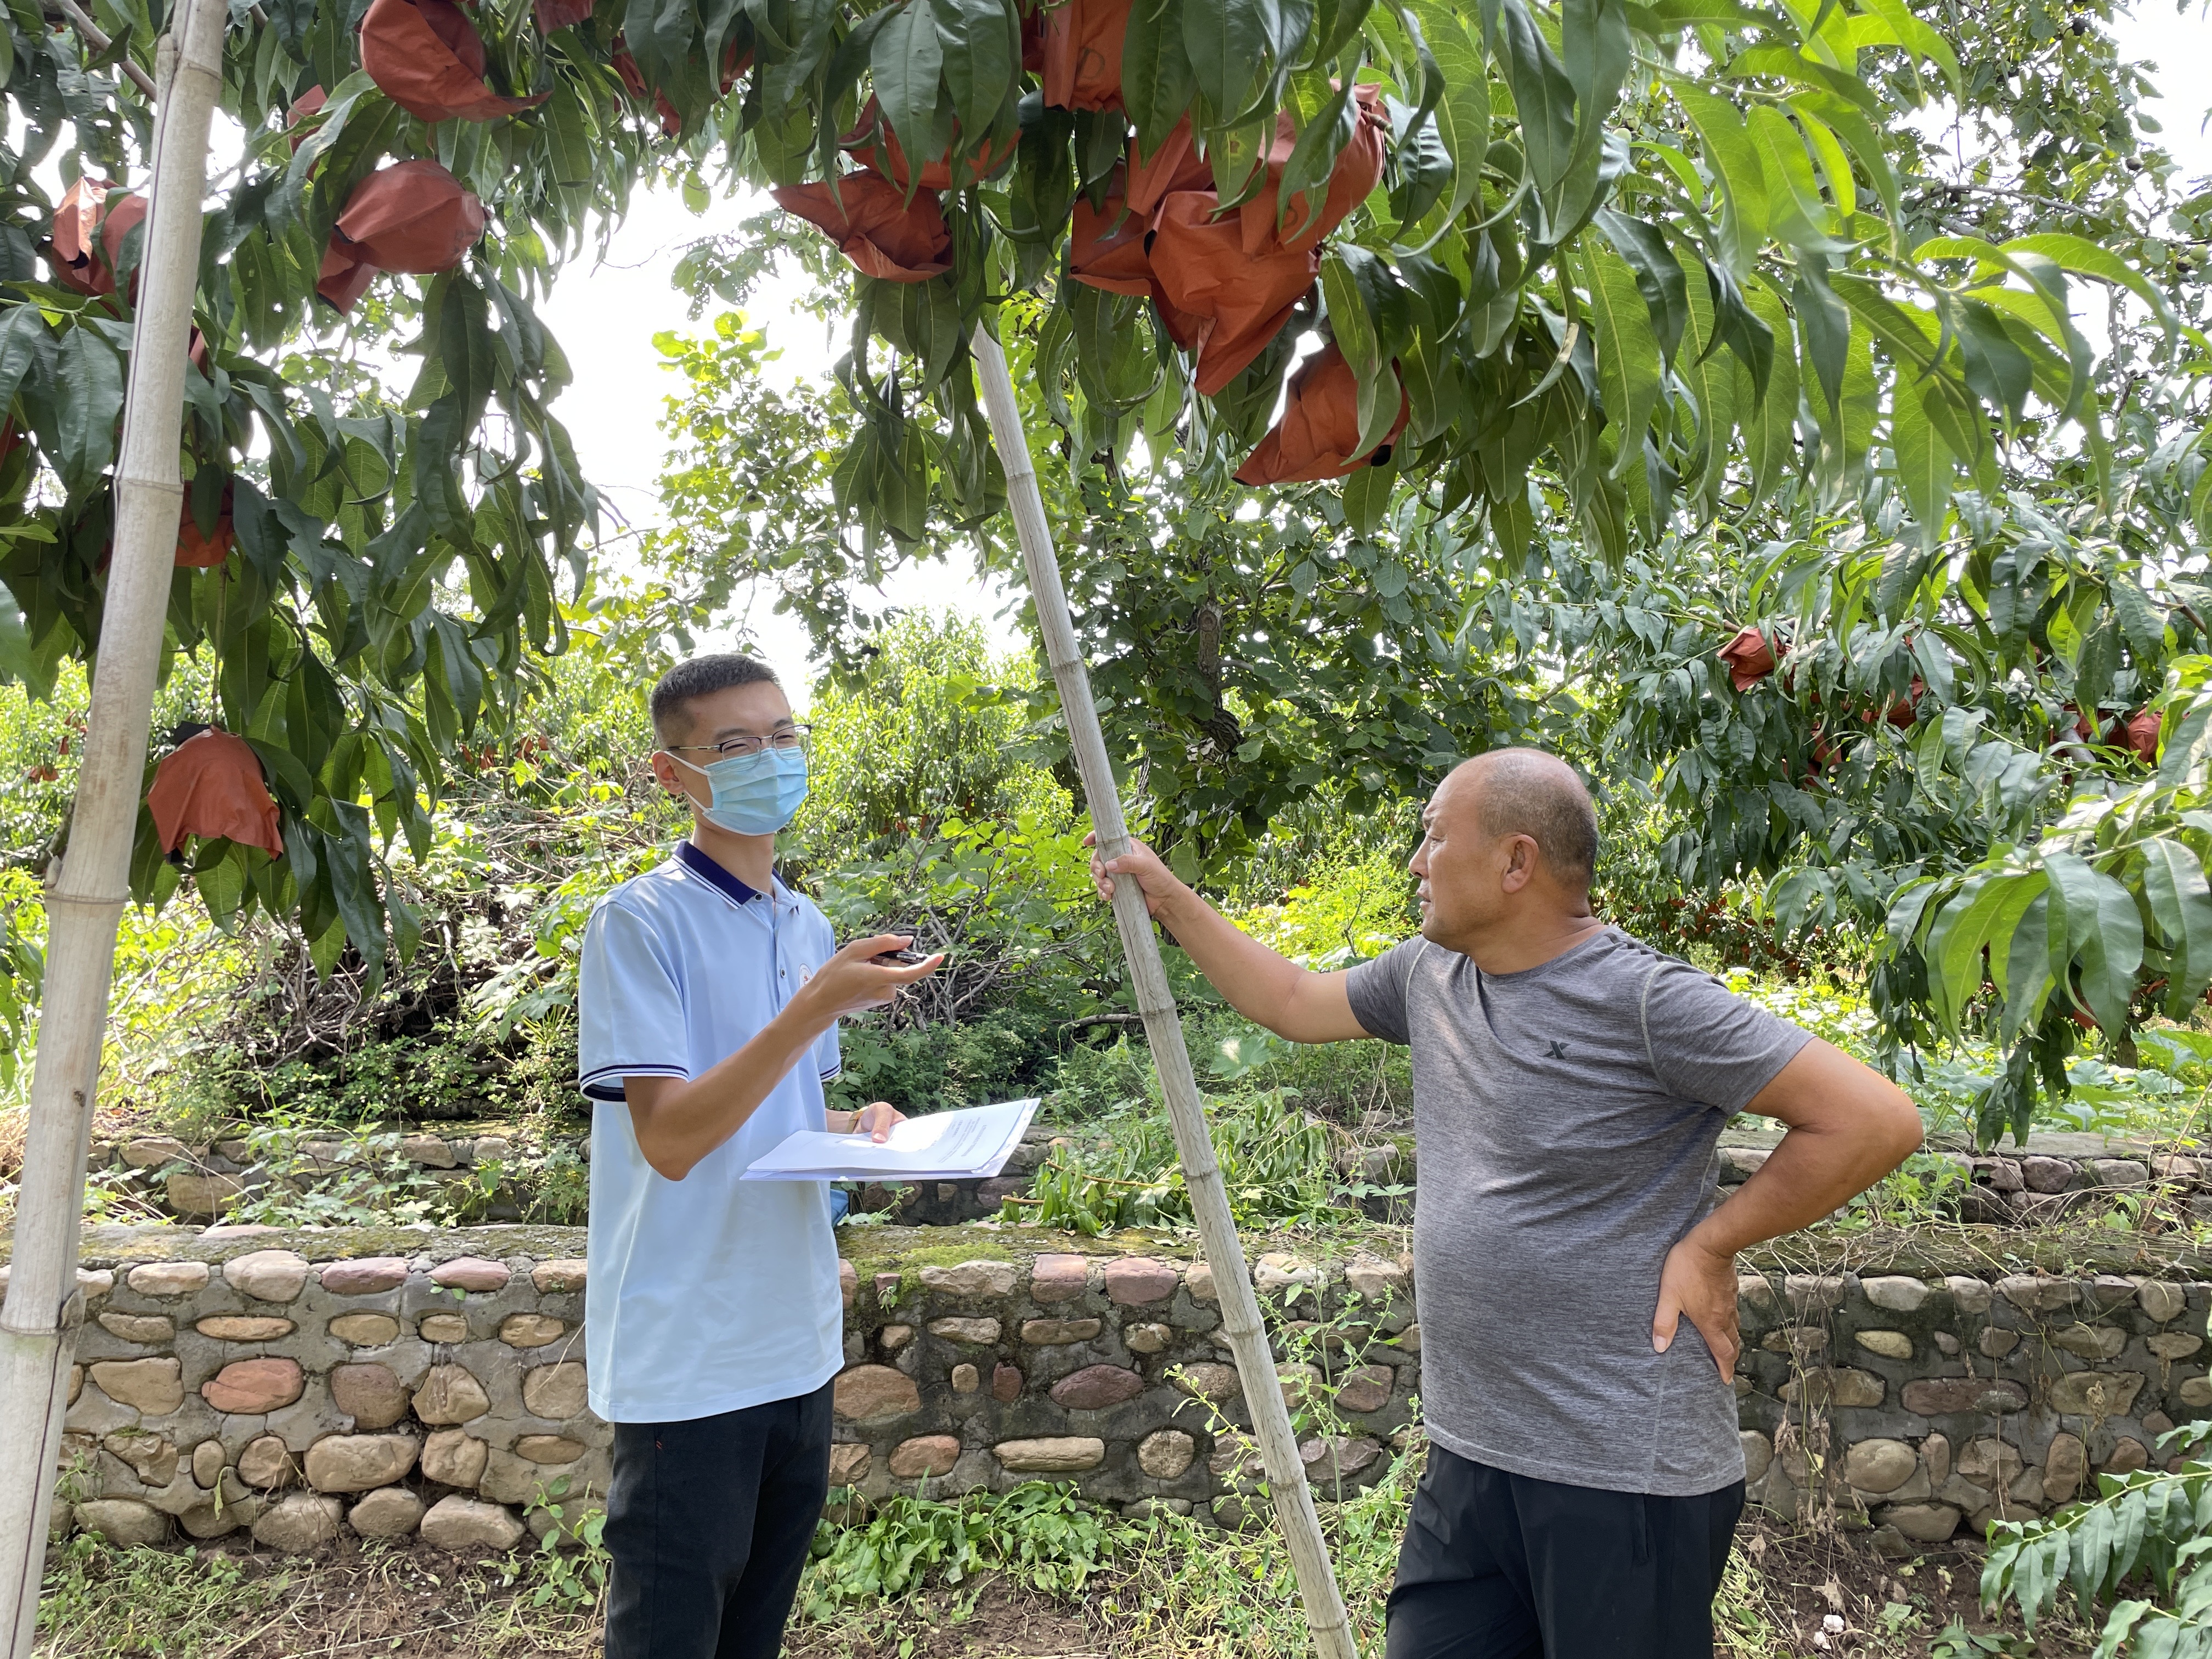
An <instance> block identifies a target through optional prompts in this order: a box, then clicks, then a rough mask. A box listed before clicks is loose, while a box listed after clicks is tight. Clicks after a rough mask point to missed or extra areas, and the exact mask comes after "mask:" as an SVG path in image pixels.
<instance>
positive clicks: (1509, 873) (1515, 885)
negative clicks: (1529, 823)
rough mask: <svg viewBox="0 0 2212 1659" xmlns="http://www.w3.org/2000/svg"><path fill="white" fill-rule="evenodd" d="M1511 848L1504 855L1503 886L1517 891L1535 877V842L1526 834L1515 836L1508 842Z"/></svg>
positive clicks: (1514, 891) (1513, 891)
mask: <svg viewBox="0 0 2212 1659" xmlns="http://www.w3.org/2000/svg"><path fill="white" fill-rule="evenodd" d="M1510 845H1511V847H1512V850H1511V851H1510V852H1509V853H1508V854H1506V855H1505V879H1504V888H1505V890H1506V891H1507V892H1509V893H1517V892H1519V891H1520V890H1522V888H1523V887H1526V886H1527V885H1528V884H1529V883H1530V882H1532V881H1534V879H1535V878H1536V843H1535V842H1533V841H1531V840H1530V839H1529V838H1528V836H1514V837H1513V840H1512V842H1511V843H1510Z"/></svg>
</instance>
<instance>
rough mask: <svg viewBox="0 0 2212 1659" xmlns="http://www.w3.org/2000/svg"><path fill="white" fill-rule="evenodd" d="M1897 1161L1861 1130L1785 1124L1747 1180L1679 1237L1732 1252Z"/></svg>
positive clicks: (1814, 1215)
mask: <svg viewBox="0 0 2212 1659" xmlns="http://www.w3.org/2000/svg"><path fill="white" fill-rule="evenodd" d="M1897 1162H1898V1154H1897V1153H1896V1152H1894V1150H1893V1147H1892V1146H1890V1144H1889V1143H1888V1142H1887V1141H1885V1140H1882V1139H1877V1138H1875V1137H1872V1136H1869V1135H1867V1134H1863V1133H1853V1132H1849V1131H1838V1130H1834V1129H1823V1128H1815V1127H1809V1126H1807V1127H1798V1128H1795V1129H1792V1130H1790V1133H1787V1134H1785V1135H1784V1136H1783V1137H1782V1144H1781V1145H1780V1146H1777V1147H1776V1148H1775V1149H1774V1151H1773V1152H1772V1154H1771V1156H1769V1158H1767V1160H1766V1162H1765V1163H1764V1164H1760V1165H1759V1168H1758V1169H1757V1170H1753V1172H1752V1175H1751V1177H1750V1179H1749V1180H1747V1181H1746V1182H1744V1183H1743V1185H1742V1186H1741V1187H1739V1188H1736V1189H1735V1193H1734V1194H1732V1195H1730V1197H1729V1199H1728V1200H1727V1201H1726V1202H1725V1203H1723V1204H1722V1205H1721V1206H1719V1207H1718V1208H1717V1209H1715V1210H1714V1211H1713V1212H1712V1213H1711V1215H1709V1216H1707V1217H1706V1218H1705V1219H1704V1220H1703V1221H1701V1222H1699V1224H1698V1225H1696V1226H1695V1227H1693V1228H1692V1229H1691V1230H1690V1233H1689V1237H1688V1239H1687V1240H1686V1242H1687V1243H1694V1244H1697V1245H1699V1246H1701V1247H1703V1248H1704V1249H1708V1250H1711V1251H1712V1252H1713V1253H1714V1254H1715V1255H1735V1253H1736V1252H1737V1251H1739V1250H1747V1249H1750V1248H1751V1247H1752V1246H1753V1245H1754V1244H1763V1243H1765V1242H1766V1241H1767V1240H1768V1239H1770V1238H1779V1237H1781V1236H1782V1235H1783V1234H1784V1233H1791V1232H1795V1231H1797V1229H1799V1228H1800V1227H1805V1226H1810V1225H1812V1224H1813V1223H1814V1222H1815V1221H1818V1220H1820V1218H1822V1217H1824V1216H1827V1215H1830V1214H1832V1213H1833V1212H1835V1211H1836V1210H1837V1209H1838V1207H1839V1206H1842V1205H1844V1204H1847V1203H1849V1202H1850V1200H1852V1199H1853V1198H1856V1197H1857V1195H1858V1194H1861V1193H1863V1192H1864V1191H1865V1190H1866V1189H1867V1188H1869V1187H1871V1186H1873V1185H1874V1183H1875V1182H1877V1181H1879V1180H1881V1178H1882V1176H1885V1175H1887V1174H1888V1173H1889V1172H1890V1170H1893V1169H1894V1168H1896V1166H1897Z"/></svg>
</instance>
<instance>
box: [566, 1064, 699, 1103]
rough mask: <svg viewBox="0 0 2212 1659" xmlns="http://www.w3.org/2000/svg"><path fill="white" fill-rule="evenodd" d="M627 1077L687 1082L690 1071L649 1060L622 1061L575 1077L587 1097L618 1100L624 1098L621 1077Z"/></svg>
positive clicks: (577, 1084)
mask: <svg viewBox="0 0 2212 1659" xmlns="http://www.w3.org/2000/svg"><path fill="white" fill-rule="evenodd" d="M629 1077H672V1078H675V1079H678V1080H679V1081H683V1082H689V1081H690V1078H691V1073H690V1072H689V1071H687V1070H685V1069H684V1067H683V1066H667V1065H659V1064H656V1063H654V1062H653V1061H650V1060H641V1061H638V1062H635V1063H631V1062H629V1061H623V1062H621V1063H619V1064H617V1065H613V1066H598V1067H595V1068H594V1069H593V1070H592V1071H589V1072H586V1073H584V1074H583V1076H581V1077H580V1078H578V1079H576V1087H577V1088H579V1089H580V1090H581V1091H583V1092H584V1094H585V1096H586V1097H587V1098H589V1099H592V1100H601V1101H615V1102H619V1101H621V1100H622V1099H623V1098H624V1096H623V1079H624V1078H629Z"/></svg>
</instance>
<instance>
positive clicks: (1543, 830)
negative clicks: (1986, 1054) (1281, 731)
mask: <svg viewBox="0 0 2212 1659" xmlns="http://www.w3.org/2000/svg"><path fill="white" fill-rule="evenodd" d="M1422 825H1423V830H1424V834H1423V837H1422V841H1421V844H1420V847H1419V850H1418V851H1416V852H1415V853H1414V854H1413V862H1412V869H1413V874H1414V876H1415V877H1416V878H1418V879H1419V884H1420V885H1419V894H1420V907H1421V931H1420V934H1419V937H1418V938H1415V939H1408V940H1407V941H1406V942H1405V943H1404V944H1402V945H1398V946H1397V947H1396V948H1395V949H1394V950H1391V951H1388V952H1387V953H1385V954H1384V955H1383V956H1382V957H1378V958H1377V959H1376V960H1375V961H1373V962H1369V963H1361V964H1359V965H1358V967H1355V968H1353V969H1351V970H1350V971H1348V972H1345V973H1334V974H1319V973H1314V972H1311V971H1310V970H1308V969H1304V968H1302V967H1300V966H1299V965H1298V964H1297V963H1294V962H1291V961H1290V960H1289V959H1288V958H1286V957H1281V956H1279V955H1277V954H1276V953H1275V952H1274V951H1271V950H1269V949H1268V948H1267V946H1265V945H1261V944H1260V943H1259V942H1258V941H1257V940H1256V939H1250V938H1249V937H1247V936H1246V935H1245V934H1243V933H1240V932H1239V931H1238V930H1237V927H1235V925H1234V924H1232V923H1231V922H1230V921H1227V920H1226V919H1225V918H1224V917H1223V916H1222V915H1219V914H1218V912H1216V911H1215V910H1214V909H1212V908H1211V907H1210V906H1209V905H1207V904H1206V902H1205V900H1203V899H1201V898H1200V897H1199V896H1198V895H1197V894H1196V893H1194V892H1193V891H1192V890H1190V889H1189V888H1188V887H1187V886H1185V885H1184V884H1182V882H1180V881H1178V880H1177V879H1176V878H1175V876H1174V875H1173V874H1172V873H1171V872H1170V871H1169V869H1168V868H1167V866H1165V865H1164V863H1162V862H1161V861H1160V860H1159V859H1158V857H1157V856H1155V855H1154V854H1152V851H1151V850H1150V849H1149V848H1144V847H1141V846H1140V847H1139V848H1137V849H1135V850H1134V851H1133V852H1132V853H1130V854H1128V855H1127V857H1124V858H1121V859H1116V860H1113V861H1112V862H1111V863H1110V864H1094V865H1093V866H1092V872H1093V875H1094V877H1095V878H1096V879H1097V882H1098V884H1099V890H1100V891H1101V892H1102V894H1110V892H1111V885H1110V878H1111V877H1112V876H1114V875H1128V876H1133V877H1134V878H1136V880H1137V882H1138V883H1139V885H1140V886H1141V887H1142V888H1143V889H1144V892H1145V898H1146V903H1147V905H1148V906H1149V907H1150V908H1151V911H1152V915H1154V916H1155V917H1156V918H1158V920H1159V921H1161V922H1163V923H1164V924H1165V925H1166V926H1167V927H1169V928H1170V929H1171V930H1172V931H1173V933H1174V934H1175V936H1176V940H1177V941H1178V942H1179V943H1180V944H1181V945H1182V947H1183V948H1184V949H1185V950H1186V951H1188V952H1189V954H1190V957H1191V959H1192V960H1193V961H1194V962H1195V963H1197V964H1198V966H1199V968H1200V970H1202V971H1203V972H1204V973H1205V975H1206V977H1207V978H1208V979H1210V980H1212V981H1213V984H1214V986H1215V987H1217V988H1218V990H1219V991H1220V992H1221V994H1222V995H1223V996H1225V998H1227V999H1228V1000H1229V1001H1230V1003H1231V1005H1233V1006H1235V1007H1236V1008H1237V1011H1238V1012H1240V1013H1242V1014H1243V1015H1244V1016H1245V1017H1246V1018H1249V1019H1251V1020H1254V1021H1255V1022H1257V1023H1258V1024H1261V1025H1264V1026H1266V1027H1267V1029H1268V1030H1271V1031H1273V1032H1275V1033H1276V1034H1277V1035H1279V1036H1284V1037H1287V1038H1289V1039H1291V1041H1293V1042H1340V1041H1342V1040H1345V1039H1347V1038H1352V1037H1368V1036H1372V1037H1381V1038H1383V1039H1385V1040H1386V1041H1389V1042H1402V1043H1407V1044H1410V1045H1411V1047H1412V1049H1413V1117H1414V1133H1415V1138H1416V1141H1417V1145H1418V1149H1419V1166H1420V1172H1421V1189H1420V1202H1419V1206H1418V1208H1417V1211H1416V1216H1415V1221H1414V1227H1413V1272H1414V1279H1415V1287H1416V1291H1417V1294H1418V1297H1419V1304H1420V1310H1421V1345H1422V1376H1421V1395H1422V1408H1423V1413H1424V1415H1425V1419H1426V1424H1427V1429H1428V1434H1429V1438H1430V1441H1431V1449H1430V1454H1429V1462H1428V1468H1427V1469H1426V1472H1425V1474H1423V1476H1422V1478H1421V1482H1420V1486H1419V1489H1418V1491H1417V1492H1416V1493H1415V1495H1414V1499H1413V1514H1412V1517H1411V1519H1410V1521H1409V1522H1408V1524H1407V1530H1406V1538H1405V1542H1404V1546H1403V1547H1402V1549H1401V1553H1400V1555H1399V1560H1398V1577H1397V1584H1396V1587H1395V1589H1393V1591H1392V1592H1391V1595H1390V1606H1389V1639H1388V1656H1389V1659H1524V1656H1525V1659H1538V1656H1550V1659H1589V1656H1594V1655H1600V1654H1602V1655H1606V1656H1609V1659H1690V1656H1709V1655H1710V1654H1711V1651H1712V1642H1713V1637H1712V1598H1713V1595H1714V1592H1715V1591H1716V1590H1717V1589H1718V1588H1719V1584H1720V1577H1721V1571H1722V1569H1723V1566H1724V1565H1726V1563H1727V1559H1728V1552H1729V1543H1730V1541H1731V1540H1732V1538H1733V1537H1734V1534H1735V1522H1736V1519H1737V1516H1739V1515H1740V1514H1741V1510H1742V1507H1743V1454H1742V1451H1741V1443H1740V1442H1739V1440H1738V1438H1737V1433H1736V1430H1737V1421H1736V1407H1735V1391H1734V1389H1733V1387H1732V1385H1731V1375H1732V1373H1733V1372H1734V1370H1735V1359H1736V1354H1737V1352H1738V1350H1739V1348H1740V1347H1741V1341H1740V1340H1739V1336H1738V1333H1737V1328H1736V1302H1735V1254H1736V1252H1737V1251H1739V1250H1741V1249H1746V1248H1747V1247H1748V1246H1750V1245H1753V1244H1755V1243H1759V1242H1760V1241H1761V1240H1763V1239H1768V1238H1771V1237H1776V1236H1777V1235H1778V1234H1781V1233H1784V1232H1788V1231H1791V1230H1792V1229H1794V1228H1797V1227H1802V1226H1803V1225H1806V1224H1807V1223H1808V1222H1811V1221H1814V1220H1816V1219H1818V1218H1820V1217H1821V1216H1824V1215H1826V1214H1827V1213H1829V1212H1831V1211H1832V1210H1833V1209H1835V1208H1836V1207H1837V1206H1838V1205H1840V1204H1842V1203H1844V1201H1845V1200H1847V1199H1849V1198H1850V1197H1851V1196H1852V1195H1853V1194H1857V1193H1859V1192H1862V1191H1863V1190H1864V1189H1865V1188H1868V1187H1869V1186H1871V1185H1872V1184H1873V1183H1874V1182H1876V1181H1878V1180H1879V1179H1881V1176H1883V1175H1884V1174H1886V1173H1887V1171H1888V1170H1892V1169H1893V1168H1894V1167H1896V1165H1897V1164H1899V1162H1900V1161H1901V1160H1902V1159H1903V1158H1905V1156H1906V1155H1907V1154H1908V1153H1910V1152H1911V1151H1912V1150H1913V1148H1914V1147H1916V1146H1918V1145H1919V1144H1920V1138H1921V1125H1920V1117H1919V1115H1918V1113H1917V1111H1916V1110H1915V1109H1914V1108H1913V1105H1912V1103H1911V1101H1910V1100H1908V1099H1907V1098H1906V1097H1905V1096H1904V1094H1902V1093H1901V1092H1900V1091H1899V1090H1898V1089H1897V1088H1896V1087H1895V1086H1894V1085H1892V1084H1890V1083H1889V1082H1888V1081H1887V1080H1886V1079H1883V1078H1882V1077H1881V1076H1880V1075H1879V1074H1877V1073H1875V1072H1872V1071H1870V1070H1869V1069H1868V1068H1867V1067H1866V1066H1862V1065H1861V1064H1859V1062H1858V1061H1857V1060H1853V1059H1851V1058H1850V1056H1849V1055H1847V1054H1843V1053H1841V1052H1840V1051H1838V1049H1836V1048H1832V1047H1831V1046H1829V1045H1828V1044H1827V1043H1826V1042H1821V1041H1820V1039H1819V1038H1817V1037H1814V1036H1810V1035H1809V1034H1808V1033H1807V1032H1804V1031H1802V1030H1798V1029H1797V1028H1796V1027H1795V1026H1792V1025H1789V1024H1784V1022H1783V1021H1781V1020H1779V1019H1777V1018H1774V1017H1773V1016H1772V1015H1771V1014H1768V1013H1766V1012H1764V1011H1763V1010H1761V1009H1759V1008H1758V1007H1755V1006H1753V1005H1752V1004H1751V1003H1749V1002H1747V1001H1745V1000H1743V999H1742V998H1741V997H1738V996H1736V995H1735V994H1732V993H1730V992H1729V990H1728V989H1727V988H1726V987H1723V985H1722V984H1721V983H1720V982H1719V981H1717V980H1715V979H1714V978H1713V977H1712V976H1711V975H1708V974H1704V973H1700V972H1699V971H1698V970H1697V969H1694V968H1692V967H1690V966H1689V965H1688V964H1687V963H1683V962H1681V961H1679V960H1677V959H1676V958H1674V957H1669V956H1667V955H1665V954H1663V953H1662V952H1661V951H1656V950H1654V949H1652V948H1651V947H1650V945H1644V944H1643V943H1641V942H1639V941H1638V940H1636V939H1632V938H1630V937H1629V936H1628V935H1627V934H1626V933H1622V932H1621V931H1620V929H1618V928H1616V927H1609V926H1607V924H1606V923H1604V922H1601V921H1599V920H1598V919H1597V918H1596V917H1595V916H1594V915H1591V913H1590V904H1589V884H1590V874H1591V870H1592V867H1593V866H1594V865H1595V861H1596V857H1597V815H1596V813H1595V811H1593V810H1592V808H1591V805H1590V799H1589V792H1588V791H1587V790H1586V789H1585V788H1584V787H1583V783H1582V780H1581V779H1580V778H1578V777H1577V775H1575V773H1574V771H1573V769H1571V768H1570V767H1568V766H1567V765H1566V764H1565V763H1563V762H1561V761H1560V760H1559V759H1558V758H1557V757H1553V756H1551V755H1548V754H1545V753H1543V752H1541V751H1540V750H1527V749H1509V750H1498V751H1496V752H1494V753H1492V754H1487V755H1484V756H1480V757H1478V758H1476V759H1474V760H1471V761H1468V762H1467V763H1465V764H1463V765H1462V766H1460V767H1459V768H1457V769H1455V770H1454V771H1453V772H1452V773H1451V774H1450V775H1449V776H1448V777H1447V778H1446V779H1445V780H1444V781H1443V784H1442V786H1441V787H1438V789H1437V792H1436V794H1435V795H1434V797H1433V798H1432V799H1431V800H1430V801H1429V803H1428V806H1427V809H1426V811H1425V812H1424V813H1423V814H1422ZM1741 1111H1753V1112H1759V1113H1761V1114H1764V1115H1766V1116H1768V1117H1772V1118H1778V1119H1779V1120H1780V1121H1782V1122H1784V1124H1786V1125H1788V1126H1789V1133H1787V1134H1786V1135H1784V1137H1783V1140H1782V1144H1781V1145H1780V1146H1778V1147H1776V1148H1775V1150H1774V1153H1773V1155H1772V1156H1771V1158H1768V1159H1767V1160H1766V1162H1765V1164H1762V1165H1761V1166H1760V1168H1759V1170H1758V1172H1757V1173H1756V1174H1754V1175H1753V1176H1752V1177H1751V1178H1750V1179H1749V1180H1748V1181H1747V1182H1744V1183H1743V1185H1742V1186H1741V1187H1739V1188H1737V1189H1736V1190H1735V1193H1734V1194H1731V1195H1730V1196H1729V1199H1728V1200H1727V1201H1726V1202H1724V1203H1722V1204H1719V1205H1718V1206H1715V1204H1714V1199H1715V1195H1716V1194H1715V1189H1714V1185H1713V1177H1712V1164H1713V1146H1714V1144H1715V1142H1716V1140H1717V1139H1718V1137H1719V1134H1720V1131H1721V1126H1722V1125H1723V1123H1724V1122H1725V1121H1727V1120H1728V1119H1729V1117H1730V1116H1731V1115H1734V1114H1735V1113H1737V1112H1741Z"/></svg>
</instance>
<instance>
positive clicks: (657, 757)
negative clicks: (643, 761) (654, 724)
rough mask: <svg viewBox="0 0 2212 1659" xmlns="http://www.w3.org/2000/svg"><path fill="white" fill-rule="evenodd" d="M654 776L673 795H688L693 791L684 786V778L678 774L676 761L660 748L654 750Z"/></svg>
mask: <svg viewBox="0 0 2212 1659" xmlns="http://www.w3.org/2000/svg"><path fill="white" fill-rule="evenodd" d="M653 780H654V781H656V782H657V783H659V785H660V787H662V788H663V789H665V790H666V791H667V792H668V793H670V794H671V795H688V794H690V793H691V792H690V790H688V789H686V788H685V787H684V781H683V780H682V778H680V777H679V776H678V775H677V771H676V763H675V762H674V761H672V760H671V759H670V758H669V757H667V756H666V755H665V754H663V753H662V752H661V751H660V750H658V749H656V750H653Z"/></svg>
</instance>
